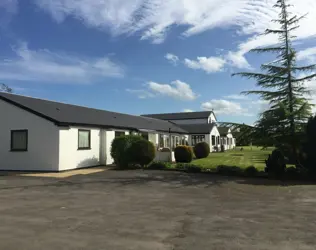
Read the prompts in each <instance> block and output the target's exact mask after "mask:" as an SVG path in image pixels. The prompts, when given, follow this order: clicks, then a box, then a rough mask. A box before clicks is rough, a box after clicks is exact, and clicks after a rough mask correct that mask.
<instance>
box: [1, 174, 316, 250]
mask: <svg viewBox="0 0 316 250" xmlns="http://www.w3.org/2000/svg"><path fill="white" fill-rule="evenodd" d="M315 207H316V186H313V185H294V184H293V185H286V186H284V185H280V183H278V182H274V181H267V180H253V179H235V178H228V177H219V176H213V175H201V174H184V173H177V172H160V171H141V170H134V171H105V172H101V173H93V174H89V175H77V176H72V177H69V178H63V179H56V178H42V177H21V176H16V175H15V176H0V249H1V250H2V249H4V250H11V249H12V250H13V249H14V250H16V249H19V250H22V249H25V250H43V249H45V250H62V249H93V250H94V249H109V250H117V249H135V250H143V249H150V250H155V249H157V250H160V249H190V250H191V249H192V250H193V249H197V250H203V249H208V250H209V249H229V250H235V249H242V250H254V249H259V250H260V249H269V250H274V249H275V250H276V249H278V250H283V249H284V250H285V249H286V250H292V249H293V250H294V249H304V250H309V249H313V250H314V249H315V248H316V247H315V246H316V237H315V235H316V212H315Z"/></svg>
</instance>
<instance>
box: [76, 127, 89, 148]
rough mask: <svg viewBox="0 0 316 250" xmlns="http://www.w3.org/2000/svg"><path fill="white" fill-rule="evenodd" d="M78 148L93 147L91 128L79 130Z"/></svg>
mask: <svg viewBox="0 0 316 250" xmlns="http://www.w3.org/2000/svg"><path fill="white" fill-rule="evenodd" d="M78 149H80V150H84V149H91V131H90V130H83V129H79V130H78Z"/></svg>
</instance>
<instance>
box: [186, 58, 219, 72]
mask: <svg viewBox="0 0 316 250" xmlns="http://www.w3.org/2000/svg"><path fill="white" fill-rule="evenodd" d="M184 64H185V65H186V66H187V67H189V68H191V69H201V70H204V71H205V72H207V73H214V72H219V71H222V70H223V68H224V65H225V60H224V59H222V58H220V57H208V58H207V57H198V58H197V60H190V59H187V58H186V59H184Z"/></svg>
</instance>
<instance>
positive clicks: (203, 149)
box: [194, 142, 210, 159]
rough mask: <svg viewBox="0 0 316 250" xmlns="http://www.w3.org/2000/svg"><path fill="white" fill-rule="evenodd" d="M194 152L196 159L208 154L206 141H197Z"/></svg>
mask: <svg viewBox="0 0 316 250" xmlns="http://www.w3.org/2000/svg"><path fill="white" fill-rule="evenodd" d="M194 154H195V157H196V158H198V159H202V158H206V157H208V155H209V154H210V146H209V145H208V144H207V143H206V142H199V143H197V144H196V145H195V146H194Z"/></svg>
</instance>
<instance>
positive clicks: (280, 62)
mask: <svg viewBox="0 0 316 250" xmlns="http://www.w3.org/2000/svg"><path fill="white" fill-rule="evenodd" d="M289 6H290V5H288V4H287V3H286V0H277V3H276V4H275V5H274V7H275V8H278V9H280V14H279V18H278V19H276V20H272V21H273V22H276V23H278V24H279V25H280V28H279V29H267V30H266V31H265V33H264V34H265V35H268V34H276V35H278V36H279V44H277V45H274V46H270V47H264V48H256V49H253V50H251V52H257V53H264V52H274V53H278V55H277V59H276V60H275V61H273V62H270V63H266V64H262V65H261V70H262V71H263V73H253V72H241V73H237V74H233V75H240V76H242V77H246V78H248V79H255V80H257V86H259V87H260V88H261V89H260V90H254V91H245V92H243V93H244V94H257V95H259V96H260V97H261V98H262V99H263V100H266V101H268V102H269V103H270V108H269V109H268V110H267V111H265V112H263V113H262V114H261V117H260V119H259V121H258V122H257V126H258V127H261V129H262V130H264V131H266V133H267V136H273V138H275V139H278V140H280V139H281V140H282V142H285V143H289V144H290V145H291V146H292V149H293V150H294V151H295V152H296V148H297V137H296V135H297V133H298V132H302V131H303V127H304V124H306V121H307V119H308V118H309V117H310V116H311V106H312V105H311V104H309V102H308V99H307V98H306V96H307V95H308V94H310V92H309V91H308V89H306V87H304V83H305V82H306V81H308V80H311V79H313V78H314V77H316V74H315V73H314V74H311V73H310V74H307V73H306V72H312V71H313V70H315V69H316V65H308V66H298V65H297V63H296V51H295V49H294V48H293V46H292V41H293V39H295V36H293V35H292V31H294V30H296V29H297V28H298V27H299V26H298V23H299V21H300V20H301V19H302V18H304V16H302V17H298V16H296V15H291V14H290V13H289V11H288V8H289ZM302 75H304V76H302ZM289 138H290V141H288V139H289Z"/></svg>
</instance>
